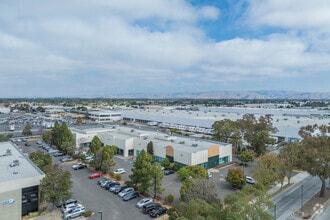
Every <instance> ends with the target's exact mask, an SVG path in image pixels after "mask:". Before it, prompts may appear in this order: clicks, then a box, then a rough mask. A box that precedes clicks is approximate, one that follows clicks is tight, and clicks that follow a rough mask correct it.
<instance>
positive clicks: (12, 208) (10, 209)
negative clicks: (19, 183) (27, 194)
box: [0, 189, 22, 220]
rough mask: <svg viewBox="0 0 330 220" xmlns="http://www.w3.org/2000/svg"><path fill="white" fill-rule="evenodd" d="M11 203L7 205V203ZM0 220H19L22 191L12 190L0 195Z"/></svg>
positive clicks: (20, 217)
mask: <svg viewBox="0 0 330 220" xmlns="http://www.w3.org/2000/svg"><path fill="white" fill-rule="evenodd" d="M10 200H11V201H13V202H12V203H8V201H10ZM0 202H1V206H0V219H1V220H6V219H8V220H9V219H10V220H21V219H22V216H21V210H22V190H21V189H17V190H12V191H7V192H2V193H0Z"/></svg>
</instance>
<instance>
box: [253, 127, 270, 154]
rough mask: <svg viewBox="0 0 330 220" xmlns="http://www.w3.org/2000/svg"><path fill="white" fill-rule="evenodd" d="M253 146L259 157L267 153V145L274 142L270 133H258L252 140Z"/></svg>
mask: <svg viewBox="0 0 330 220" xmlns="http://www.w3.org/2000/svg"><path fill="white" fill-rule="evenodd" d="M250 141H251V146H252V148H253V150H254V152H256V154H257V155H258V156H260V155H261V154H264V153H265V152H266V144H268V143H271V142H272V138H270V137H269V133H268V131H259V132H256V133H255V134H254V135H253V137H251V139H250Z"/></svg>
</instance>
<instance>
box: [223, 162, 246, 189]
mask: <svg viewBox="0 0 330 220" xmlns="http://www.w3.org/2000/svg"><path fill="white" fill-rule="evenodd" d="M226 181H227V182H228V183H230V185H232V186H233V187H235V188H238V189H241V188H242V187H243V186H244V185H245V184H246V180H245V175H244V172H243V170H242V169H241V168H239V167H238V168H234V169H229V170H228V173H227V176H226Z"/></svg>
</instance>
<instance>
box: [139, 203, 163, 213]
mask: <svg viewBox="0 0 330 220" xmlns="http://www.w3.org/2000/svg"><path fill="white" fill-rule="evenodd" d="M160 206H161V205H160V204H158V203H149V204H147V205H144V206H142V213H144V214H149V213H150V211H151V210H153V209H156V208H159V207H160Z"/></svg>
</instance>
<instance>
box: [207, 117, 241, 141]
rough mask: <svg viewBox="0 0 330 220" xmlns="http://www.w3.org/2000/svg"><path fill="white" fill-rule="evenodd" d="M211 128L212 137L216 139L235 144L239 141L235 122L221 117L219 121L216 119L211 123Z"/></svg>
mask: <svg viewBox="0 0 330 220" xmlns="http://www.w3.org/2000/svg"><path fill="white" fill-rule="evenodd" d="M212 128H213V131H214V132H213V134H212V136H213V139H215V140H217V141H222V142H226V143H231V144H233V145H235V146H237V144H238V143H239V142H238V140H239V139H241V137H240V133H239V129H238V126H237V123H236V122H235V121H232V120H230V119H223V120H221V121H216V122H214V123H213V125H212Z"/></svg>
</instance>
